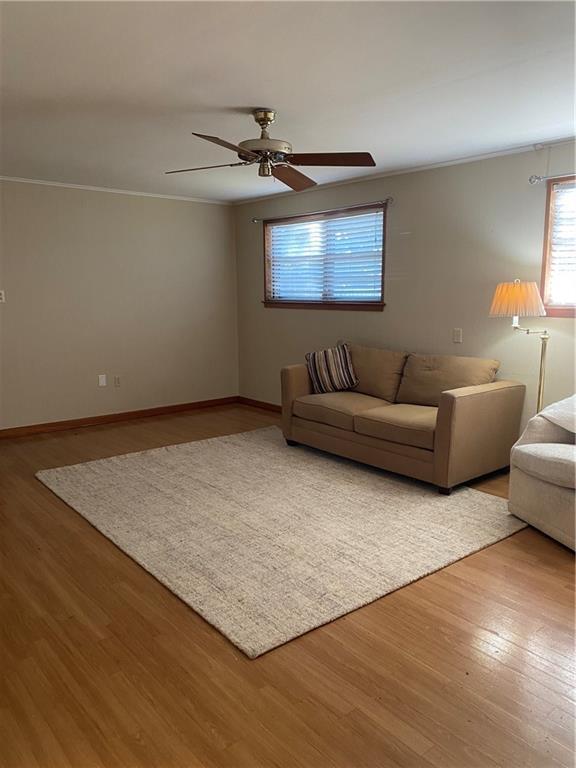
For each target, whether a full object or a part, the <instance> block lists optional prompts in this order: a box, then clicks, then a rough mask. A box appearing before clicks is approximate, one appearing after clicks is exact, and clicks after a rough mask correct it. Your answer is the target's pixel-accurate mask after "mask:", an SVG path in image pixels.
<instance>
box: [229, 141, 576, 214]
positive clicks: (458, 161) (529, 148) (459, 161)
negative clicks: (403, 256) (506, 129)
mask: <svg viewBox="0 0 576 768" xmlns="http://www.w3.org/2000/svg"><path fill="white" fill-rule="evenodd" d="M575 141H576V137H568V138H562V139H555V140H554V141H546V142H536V143H532V144H522V145H521V146H517V147H510V148H508V149H501V150H496V151H494V152H487V153H484V154H480V155H467V156H466V157H458V158H455V159H454V160H444V161H442V162H439V163H430V164H428V165H418V166H414V167H408V168H400V169H398V170H397V171H384V172H383V173H369V174H364V175H363V176H353V177H352V178H350V179H344V180H342V181H330V182H328V183H326V184H318V185H317V186H316V187H312V188H311V189H308V190H306V192H293V191H290V192H279V193H276V194H272V195H263V196H262V197H246V198H244V199H243V200H233V201H231V203H230V205H232V206H234V207H236V206H240V205H251V204H252V203H260V202H264V201H266V200H277V199H278V198H285V197H294V196H296V195H298V196H302V195H303V194H314V192H316V191H318V190H319V189H332V188H333V187H343V186H345V185H347V184H359V183H360V182H365V181H376V180H377V179H387V178H390V177H391V176H404V175H405V174H408V173H419V172H421V171H432V170H434V168H447V167H449V166H451V165H464V164H466V163H474V162H477V161H479V160H490V159H491V158H494V157H503V156H506V155H519V154H521V153H522V152H537V151H538V150H541V149H546V148H547V147H554V146H559V145H560V144H574V143H575Z"/></svg>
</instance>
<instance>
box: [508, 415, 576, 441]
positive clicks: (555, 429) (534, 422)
mask: <svg viewBox="0 0 576 768" xmlns="http://www.w3.org/2000/svg"><path fill="white" fill-rule="evenodd" d="M574 442H576V435H574V434H573V433H572V432H569V431H568V430H567V429H564V428H563V427H560V426H559V425H558V424H554V423H553V422H551V421H548V419H546V418H544V416H541V415H540V414H536V416H533V417H532V418H531V419H530V421H529V422H528V424H527V425H526V429H525V430H524V432H523V433H522V435H521V436H520V439H519V440H518V442H517V443H516V445H530V444H533V443H564V444H568V445H571V444H573V443H574ZM514 447H516V446H514Z"/></svg>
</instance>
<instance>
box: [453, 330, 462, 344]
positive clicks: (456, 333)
mask: <svg viewBox="0 0 576 768" xmlns="http://www.w3.org/2000/svg"><path fill="white" fill-rule="evenodd" d="M452 341H453V342H454V344H462V328H452Z"/></svg>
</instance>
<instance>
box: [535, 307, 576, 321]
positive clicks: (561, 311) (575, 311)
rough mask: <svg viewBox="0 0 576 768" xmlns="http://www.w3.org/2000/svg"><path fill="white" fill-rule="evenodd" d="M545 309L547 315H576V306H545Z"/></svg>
mask: <svg viewBox="0 0 576 768" xmlns="http://www.w3.org/2000/svg"><path fill="white" fill-rule="evenodd" d="M544 309H545V310H546V317H576V307H551V306H544ZM542 320H545V318H542Z"/></svg>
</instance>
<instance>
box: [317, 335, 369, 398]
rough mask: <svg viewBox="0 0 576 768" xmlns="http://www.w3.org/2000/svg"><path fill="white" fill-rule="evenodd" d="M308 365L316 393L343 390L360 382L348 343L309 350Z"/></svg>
mask: <svg viewBox="0 0 576 768" xmlns="http://www.w3.org/2000/svg"><path fill="white" fill-rule="evenodd" d="M306 365H307V366H308V374H309V376H310V379H311V381H312V387H313V389H314V392H316V393H322V392H341V391H343V390H346V389H352V387H355V386H356V384H358V379H357V377H356V374H355V373H354V367H353V366H352V359H351V358H350V351H349V349H348V345H347V344H337V345H336V346H335V347H331V348H330V349H321V350H320V351H318V352H308V354H307V355H306Z"/></svg>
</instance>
